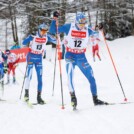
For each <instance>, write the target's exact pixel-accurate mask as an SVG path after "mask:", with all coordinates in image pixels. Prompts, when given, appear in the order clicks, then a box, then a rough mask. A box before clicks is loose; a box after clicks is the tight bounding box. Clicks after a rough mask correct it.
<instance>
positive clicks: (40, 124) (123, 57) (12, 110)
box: [0, 36, 134, 134]
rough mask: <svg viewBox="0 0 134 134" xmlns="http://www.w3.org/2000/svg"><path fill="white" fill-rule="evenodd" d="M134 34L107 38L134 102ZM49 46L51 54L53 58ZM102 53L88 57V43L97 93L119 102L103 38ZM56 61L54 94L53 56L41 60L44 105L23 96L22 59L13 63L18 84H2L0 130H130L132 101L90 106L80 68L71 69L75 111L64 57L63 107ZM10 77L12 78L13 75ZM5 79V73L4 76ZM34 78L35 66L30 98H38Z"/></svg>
mask: <svg viewBox="0 0 134 134" xmlns="http://www.w3.org/2000/svg"><path fill="white" fill-rule="evenodd" d="M132 42H134V37H133V36H130V37H127V38H122V39H117V40H115V41H111V42H109V41H108V45H109V47H110V50H111V53H112V56H113V59H114V61H115V65H116V67H117V70H118V73H119V76H120V79H121V82H122V85H123V89H124V91H125V93H126V96H127V98H128V101H130V102H134V97H133V94H134V90H133V77H134V71H133V68H134V54H133V52H134V45H133V44H132ZM54 55H55V53H54V50H53V58H54ZM100 55H101V57H102V61H99V60H98V59H97V58H96V62H93V61H92V54H91V48H89V50H87V57H88V60H89V63H90V64H91V66H92V68H93V71H94V75H95V78H96V83H97V87H98V96H99V98H100V99H102V100H105V101H108V102H110V103H112V102H117V103H118V102H123V100H124V97H123V94H122V91H121V88H120V85H119V82H118V80H117V76H116V74H115V71H114V69H113V66H112V63H111V61H110V58H109V55H108V52H107V50H106V47H105V44H103V43H101V46H100ZM58 64H59V63H58V61H57V67H56V80H55V81H56V83H55V89H54V96H52V87H53V81H52V80H53V70H54V59H52V61H51V62H49V61H48V60H43V67H44V68H43V69H44V70H43V71H44V73H43V96H42V97H43V98H44V99H45V101H46V103H47V104H45V105H35V106H33V109H31V108H29V107H28V106H27V105H26V104H25V103H24V102H23V96H24V91H23V93H22V98H21V100H20V99H19V97H20V93H21V90H22V83H23V79H24V75H23V74H25V67H26V64H25V63H22V64H19V66H18V68H17V69H16V72H17V73H16V74H17V83H18V84H16V85H12V84H10V85H5V89H4V96H3V99H6V100H9V102H0V133H1V134H9V133H12V134H44V133H46V134H55V133H57V134H100V133H101V134H133V132H134V127H133V122H134V116H133V113H134V104H133V103H132V104H118V105H109V106H94V105H93V101H92V96H91V92H90V85H89V83H88V82H87V80H86V78H85V77H84V76H83V75H82V73H81V72H80V71H79V69H78V68H77V67H76V69H75V76H74V78H75V79H74V82H75V88H76V96H77V99H78V107H77V109H78V110H76V111H73V108H72V107H71V104H70V96H69V91H68V88H67V78H66V70H65V62H64V60H62V76H63V77H62V78H63V90H64V92H63V94H64V103H65V109H64V110H63V109H61V92H60V91H61V89H60V79H59V78H60V77H59V67H58ZM11 80H12V78H11ZM5 82H6V76H5ZM36 87H37V79H36V73H35V69H34V70H33V77H32V80H31V83H30V101H31V102H36V95H37V90H36Z"/></svg>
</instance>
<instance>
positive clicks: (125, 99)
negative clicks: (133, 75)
mask: <svg viewBox="0 0 134 134" xmlns="http://www.w3.org/2000/svg"><path fill="white" fill-rule="evenodd" d="M102 36H103V39H104V42H105V45H106V48H107V50H108V53H109V56H110V58H111V61H112V64H113V67H114V70H115V73H116V76H117V78H118V82H119V84H120V87H121V90H122V93H123V95H124V101H127V98H126V95H125V92H124V89H123V86H122V84H121V81H120V78H119V75H118V72H117V69H116V67H115V64H114V60H113V58H112V54H111V52H110V49H109V47H108V44H107V42H106V39H105V37H104V32H103V30H102Z"/></svg>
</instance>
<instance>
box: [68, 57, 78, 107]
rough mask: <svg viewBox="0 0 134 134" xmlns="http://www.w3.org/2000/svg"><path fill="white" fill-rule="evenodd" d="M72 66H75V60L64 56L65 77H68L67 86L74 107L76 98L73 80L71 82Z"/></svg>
mask: <svg viewBox="0 0 134 134" xmlns="http://www.w3.org/2000/svg"><path fill="white" fill-rule="evenodd" d="M74 68H75V62H74V61H73V60H72V59H67V58H66V72H67V78H68V88H69V92H70V96H71V105H72V106H73V107H76V106H77V98H76V96H75V90H74V82H73V76H74Z"/></svg>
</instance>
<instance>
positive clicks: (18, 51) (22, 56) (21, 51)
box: [11, 47, 29, 62]
mask: <svg viewBox="0 0 134 134" xmlns="http://www.w3.org/2000/svg"><path fill="white" fill-rule="evenodd" d="M11 52H12V53H15V54H16V55H17V56H18V58H19V59H20V60H19V62H25V61H26V55H27V53H28V52H29V48H28V47H25V48H21V49H14V50H11Z"/></svg>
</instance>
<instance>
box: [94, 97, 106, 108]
mask: <svg viewBox="0 0 134 134" xmlns="http://www.w3.org/2000/svg"><path fill="white" fill-rule="evenodd" d="M93 102H94V105H95V106H97V105H108V103H107V102H104V101H102V100H99V99H98V97H97V96H93Z"/></svg>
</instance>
